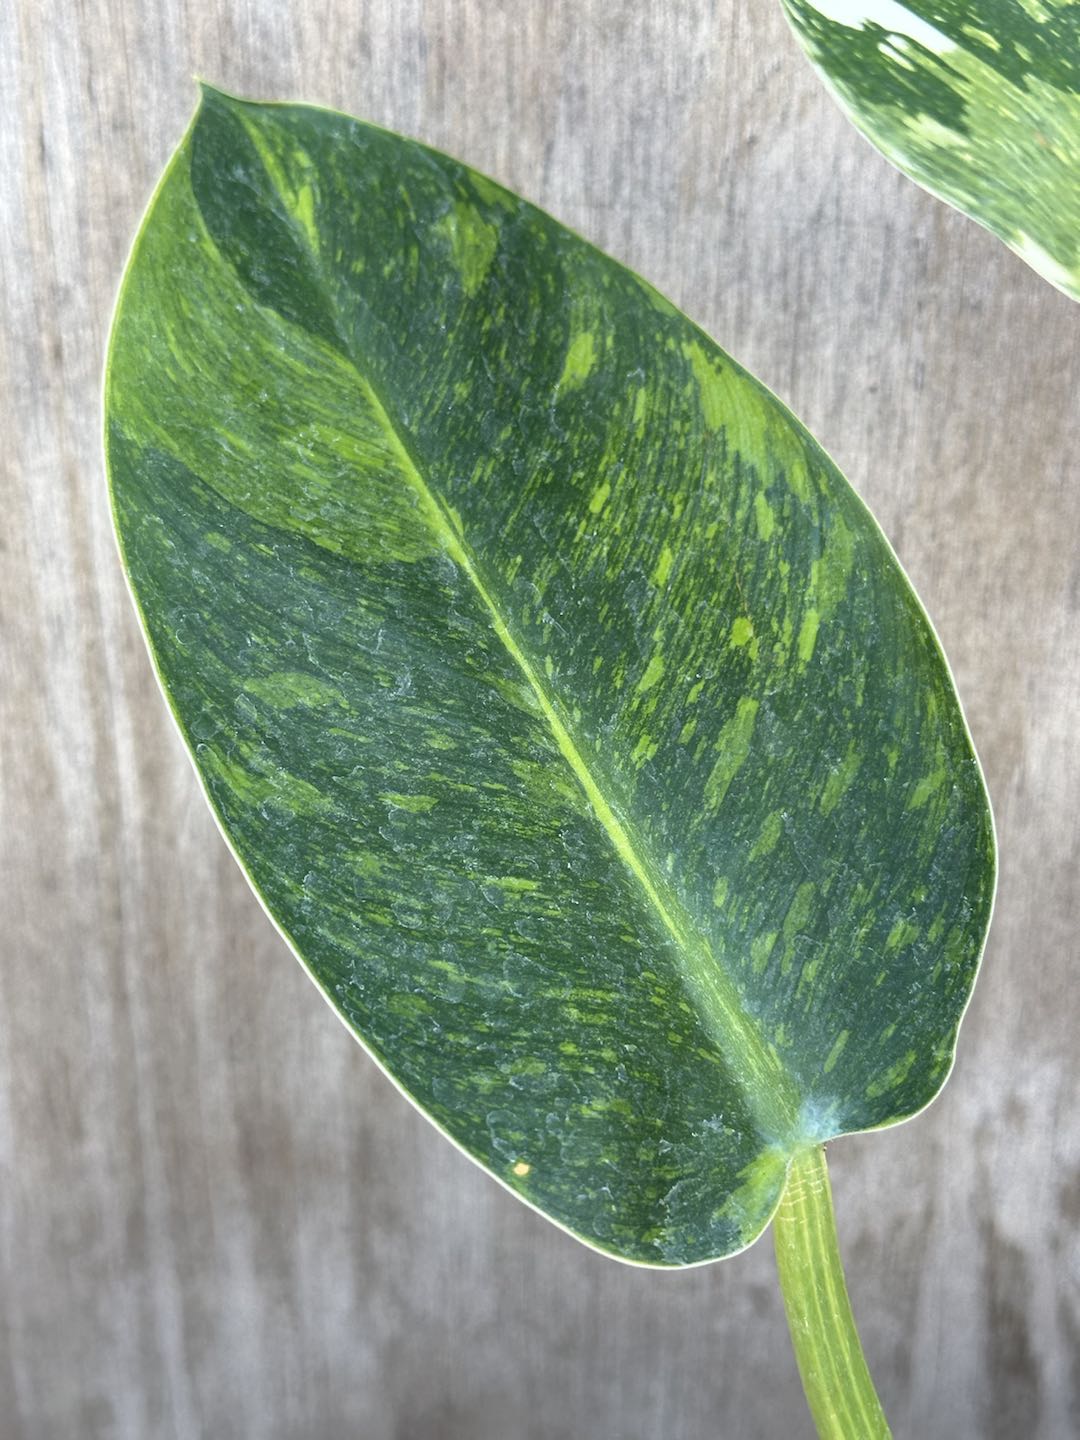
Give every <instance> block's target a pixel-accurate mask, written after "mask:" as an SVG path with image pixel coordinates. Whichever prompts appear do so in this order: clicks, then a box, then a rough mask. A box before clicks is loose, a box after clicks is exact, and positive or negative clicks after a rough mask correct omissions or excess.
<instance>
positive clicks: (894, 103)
mask: <svg viewBox="0 0 1080 1440" xmlns="http://www.w3.org/2000/svg"><path fill="white" fill-rule="evenodd" d="M784 6H785V9H786V11H787V13H788V16H789V18H790V20H791V22H792V24H793V26H794V29H795V33H796V35H797V36H798V37H799V39H800V41H801V42H802V44H803V47H804V48H805V50H806V51H807V53H808V55H809V56H810V58H811V60H813V62H814V63H815V65H816V66H817V67H818V69H819V70H820V71H821V73H822V75H823V76H824V78H825V80H826V82H827V83H828V85H829V87H830V89H832V91H833V93H834V94H835V95H836V96H837V98H838V99H839V101H840V104H841V105H842V106H843V108H844V109H845V111H846V112H847V113H848V115H849V116H850V117H851V119H852V120H853V121H854V122H855V124H856V125H857V126H858V127H859V129H860V130H861V131H862V132H863V134H865V135H866V136H867V137H868V138H869V139H870V140H871V141H873V143H874V144H875V145H876V146H877V147H878V149H879V150H881V152H882V153H883V154H884V155H885V156H886V157H887V158H888V159H889V160H891V161H892V162H893V164H894V165H896V166H897V167H898V168H899V169H901V170H903V171H904V173H905V174H907V175H910V176H911V177H912V179H914V180H917V181H918V182H919V183H920V184H921V185H924V186H925V187H926V188H927V189H928V190H930V191H932V192H933V193H934V194H935V195H938V196H940V197H941V198H942V199H943V200H947V201H948V202H949V203H950V204H952V205H955V206H956V207H957V208H958V209H960V210H963V211H964V212H965V213H966V214H968V215H971V216H972V217H973V218H974V219H976V220H978V221H979V223H980V224H982V225H985V226H986V227H987V229H989V230H992V231H993V232H994V234H995V235H997V236H999V237H1000V238H1001V239H1002V240H1004V241H1005V243H1006V245H1008V246H1010V247H1011V248H1012V249H1013V250H1015V251H1016V252H1017V254H1019V255H1021V256H1023V258H1024V259H1025V260H1026V261H1027V262H1028V264H1029V265H1031V266H1032V267H1033V268H1034V269H1035V270H1037V271H1038V272H1039V274H1040V275H1043V276H1044V277H1045V278H1046V279H1047V280H1049V281H1050V282H1051V284H1053V285H1056V286H1057V287H1058V288H1059V289H1061V290H1064V291H1065V293H1066V294H1067V295H1071V296H1072V297H1073V298H1074V299H1077V298H1080V4H1077V3H1075V0H1070V3H1061V0H974V3H966V0H904V3H901V0H819V3H816V4H814V3H811V0H784Z"/></svg>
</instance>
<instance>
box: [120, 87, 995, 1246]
mask: <svg viewBox="0 0 1080 1440" xmlns="http://www.w3.org/2000/svg"><path fill="white" fill-rule="evenodd" d="M106 416H107V455H108V467H109V473H110V481H111V486H112V495H113V504H114V512H115V517H116V524H117V528H118V532H119V536H120V542H121V548H122V552H123V557H124V561H125V565H126V567H127V570H128V574H129V577H130V580H131V584H132V588H133V591H134V594H135V597H136V600H137V603H138V606H139V609H140V612H141V616H142V620H143V624H144V626H145V629H146V632H147V635H148V637H149V642H150V646H151V650H152V653H153V656H154V659H155V663H156V665H157V667H158V671H159V675H160V678H161V680H162V683H163V686H164V689H165V691H166V694H167V696H168V698H169V701H170V703H171V705H172V707H173V709H174V712H175V715H176V718H177V720H178V722H179V725H180V729H181V731H182V733H183V736H184V738H185V740H186V743H187V745H188V747H189V749H190V751H191V753H192V755H193V757H194V761H195V764H196V767H197V769H198V772H199V774H200V776H201V779H202V782H203V784H204V787H205V789H206V792H207V795H208V797H209V800H210V803H211V805H212V807H213V809H214V811H215V812H216V814H217V816H218V818H219V820H220V823H221V825H222V827H223V829H224V831H225V833H226V834H227V836H228V838H229V840H230V842H231V844H232V846H233V848H234V850H235V852H236V854H237V856H238V858H239V860H240V862H241V864H242V865H243V867H244V869H245V870H246V872H247V874H248V877H249V879H250V880H251V883H252V885H253V887H254V888H255V890H256V892H257V893H258V894H259V896H260V897H261V898H262V900H263V902H264V903H265V905H266V907H267V908H268V910H269V911H270V913H271V914H272V916H273V917H274V919H275V920H276V922H277V924H278V925H279V926H280V928H281V930H282V931H283V932H284V934H285V935H286V936H287V938H288V939H289V941H290V942H291V944H292V946H293V947H294V949H295V950H296V952H297V954H298V955H299V956H300V957H301V958H302V960H303V962H304V963H305V965H306V966H307V968H308V969H309V971H310V972H311V974H312V975H313V977H314V978H315V980H316V981H317V983H318V984H319V985H320V986H321V988H322V989H323V991H324V992H325V994H326V996H327V998H328V999H329V1000H330V1001H331V1003H332V1004H333V1005H334V1006H335V1007H336V1009H337V1010H338V1011H339V1012H340V1014H341V1015H342V1016H343V1017H344V1018H345V1020H346V1021H347V1022H348V1024H349V1025H350V1026H351V1027H352V1028H353V1030H354V1031H355V1033H356V1034H357V1035H358V1036H359V1037H360V1038H361V1039H362V1040H363V1042H364V1044H365V1046H366V1047H367V1048H368V1049H369V1051H370V1052H371V1053H372V1054H373V1055H374V1056H375V1057H376V1058H377V1060H378V1061H379V1062H380V1063H381V1064H382V1065H383V1066H384V1067H385V1069H386V1070H387V1071H388V1072H389V1073H390V1074H391V1075H392V1076H393V1078H394V1079H395V1080H396V1081H397V1083H398V1084H399V1085H400V1086H401V1088H402V1089H404V1091H405V1092H406V1093H407V1094H408V1095H409V1096H410V1097H411V1098H412V1099H413V1100H414V1101H415V1102H416V1104H417V1105H418V1106H419V1107H420V1108H421V1110H422V1111H423V1112H424V1113H425V1114H427V1115H428V1116H429V1117H430V1118H431V1119H432V1120H434V1121H435V1122H436V1123H437V1124H438V1125H439V1126H440V1127H441V1128H442V1129H443V1130H444V1131H445V1132H447V1133H448V1134H449V1135H450V1136H451V1137H452V1138H453V1139H454V1140H456V1141H457V1142H458V1144H459V1145H460V1146H462V1147H463V1148H464V1149H465V1151H466V1152H467V1153H468V1154H470V1155H471V1156H472V1157H473V1158H474V1159H476V1160H477V1161H479V1163H480V1164H482V1165H483V1166H485V1167H486V1168H487V1169H488V1170H489V1171H491V1172H492V1173H493V1174H494V1175H496V1176H497V1177H498V1178H499V1179H500V1180H502V1181H503V1182H504V1183H505V1184H507V1185H508V1186H509V1187H511V1188H512V1189H513V1190H515V1191H516V1192H517V1193H518V1194H519V1195H521V1196H522V1197H523V1198H524V1199H526V1200H528V1201H529V1202H531V1203H532V1204H533V1205H535V1206H536V1207H538V1208H539V1209H540V1210H541V1211H543V1212H544V1213H545V1214H547V1215H548V1216H549V1217H550V1218H552V1219H554V1220H555V1221H557V1222H558V1223H560V1224H561V1225H563V1226H564V1227H566V1228H568V1229H569V1230H570V1231H571V1232H573V1233H574V1234H576V1235H577V1236H579V1237H580V1238H582V1239H584V1240H586V1241H587V1242H589V1243H591V1244H593V1245H595V1246H597V1247H599V1248H601V1249H603V1250H605V1251H608V1252H609V1253H611V1254H614V1255H617V1256H619V1257H621V1258H623V1259H629V1260H634V1261H639V1262H645V1263H651V1264H657V1265H684V1264H692V1263H696V1262H699V1261H703V1260H707V1259H713V1258H716V1257H719V1256H723V1255H726V1254H730V1253H732V1252H733V1251H735V1250H738V1249H741V1248H742V1247H744V1246H745V1245H747V1244H749V1243H750V1241H751V1240H753V1239H754V1238H755V1237H756V1236H757V1235H758V1234H759V1233H760V1232H761V1230H762V1229H763V1228H764V1226H765V1225H766V1224H767V1223H768V1221H769V1218H770V1216H771V1215H772V1212H773V1210H774V1208H775V1206H776V1204H777V1201H778V1198H779V1195H780V1191H781V1188H782V1186H783V1183H784V1177H785V1173H786V1168H787V1165H788V1162H789V1160H790V1157H791V1156H792V1154H794V1153H796V1152H797V1151H799V1150H800V1149H801V1148H803V1147H804V1146H806V1145H807V1144H809V1143H811V1142H816V1141H819V1140H821V1139H825V1138H827V1137H830V1136H835V1135H839V1134H841V1133H843V1132H845V1131H851V1130H861V1129H866V1128H869V1127H873V1126H880V1125H886V1124H889V1123H891V1122H893V1121H896V1120H899V1119H902V1118H904V1117H905V1116H908V1115H910V1114H912V1113H913V1112H914V1111H916V1110H918V1109H920V1108H921V1107H922V1106H924V1105H925V1104H926V1103H927V1102H928V1101H929V1100H930V1099H931V1098H932V1097H933V1095H934V1094H935V1093H936V1091H937V1090H938V1089H939V1087H940V1086H941V1084H942V1083H943V1081H944V1079H945V1076H946V1074H947V1072H948V1070H949V1067H950V1064H951V1061H952V1055H953V1049H954V1044H955V1034H956V1029H957V1025H958V1023H959V1019H960V1016H961V1014H962V1012H963V1009H964V1006H965V1004H966V1002H967V998H968V995H969V991H970V988H971V985H972V983H973V979H974V974H975V969H976V966H977V963H978V956H979V952H980V949H981V943H982V939H983V934H984V931H985V927H986V924H987V921H988V914H989V908H990V904H991V896H992V890H993V884H994V859H993V837H992V827H991V820H990V814H989V809H988V806H987V801H986V796H985V793H984V789H983V784H982V779H981V775H980V772H979V768H978V764H977V761H976V759H975V757H974V754H973V751H972V748H971V744H970V740H969V737H968V734H967V731H966V728H965V725H964V722H963V718H962V715H961V712H960V708H959V705H958V702H957V700H956V696H955V693H954V691H953V687H952V682H951V679H950V676H949V673H948V669H947V667H946V665H945V662H944V660H943V658H942V655H941V652H940V649H939V647H938V644H937V641H936V639H935V637H934V635H933V632H932V630H931V628H930V625H929V623H928V621H927V620H926V618H925V615H924V613H923V611H922V609H921V608H920V606H919V603H918V601H917V600H916V598H915V596H914V594H913V592H912V590H911V588H910V586H909V585H908V583H907V581H906V579H905V577H904V575H903V573H902V571H901V570H900V568H899V566H898V564H897V562H896V560H895V558H894V557H893V555H892V552H891V551H890V550H889V548H888V546H887V544H886V542H885V541H884V539H883V538H882V536H881V533H880V531H879V530H878V529H877V526H876V525H875V523H874V522H873V520H872V519H871V517H870V515H869V513H868V512H867V510H866V508H865V506H864V505H863V504H862V502H861V501H860V500H859V499H858V497H857V496H856V495H855V494H854V492H853V491H852V490H851V488H850V487H849V486H848V484H847V482H846V481H845V480H844V479H843V478H842V477H841V475H840V474H839V473H838V471H837V470H836V468H835V467H834V466H833V465H832V463H831V462H830V461H829V460H828V458H827V457H826V456H825V455H824V454H823V452H822V451H821V450H820V448H819V447H818V446H817V445H816V444H815V442H814V441H813V440H812V439H811V437H810V436H809V435H808V434H807V432H806V431H805V430H804V429H803V428H802V426H801V425H799V423H798V422H797V421H796V420H795V419H794V418H793V417H792V416H791V415H790V413H789V412H788V411H787V410H785V409H784V407H783V406H782V405H781V404H780V403H779V402H778V401H777V400H776V399H775V398H774V397H773V396H772V395H771V394H770V393H769V392H768V391H766V390H765V389H764V388H763V387H762V386H761V385H760V384H759V383H758V382H757V381H756V380H754V379H753V378H752V377H751V376H749V375H748V374H746V372H745V371H743V370H742V369H740V367H739V366H738V365H736V364H735V363H734V362H733V361H732V360H731V359H729V357H728V356H727V355H725V354H724V352H723V351H721V350H720V349H718V348H717V346H716V345H714V344H713V342H712V341H711V340H709V339H708V338H707V336H705V335H704V334H703V333H702V332H701V331H700V330H699V329H697V328H696V327H695V326H694V325H693V324H691V323H690V321H689V320H687V319H686V318H685V317H684V316H683V315H681V314H679V313H678V312H677V311H676V310H675V309H674V308H673V307H672V306H671V305H669V304H668V303H667V302H666V301H665V300H663V299H662V298H661V297H660V296H659V295H658V294H657V293H656V292H655V291H654V290H652V289H651V288H650V287H649V286H648V285H647V284H645V283H644V282H643V281H641V280H640V279H638V278H637V277H636V276H635V275H633V274H631V273H630V272H629V271H627V270H625V269H624V268H623V267H622V266H620V265H618V264H616V263H615V262H614V261H613V260H610V259H609V258H607V257H606V256H604V255H602V254H601V253H600V252H598V251H597V250H595V249H594V248H593V247H592V246H590V245H588V244H586V243H585V242H584V241H583V240H581V239H579V238H578V237H577V236H575V235H573V234H571V233H570V232H569V231H567V230H566V229H564V228H563V227H562V226H561V225H559V224H557V223H556V222H555V221H554V220H552V219H551V218H550V217H548V216H547V215H544V214H543V213H541V212H540V211H539V210H536V209H535V208H534V207H532V206H531V205H528V204H526V203H525V202H524V201H522V200H520V199H518V198H517V197H516V196H514V195H512V194H510V193H508V192H507V191H506V190H504V189H502V188H501V187H500V186H498V185H496V184H494V183H492V182H491V181H490V180H487V179H484V178H483V177H481V176H480V175H477V174H476V173H474V172H473V171H471V170H468V169H467V168H466V167H465V166H463V165H460V164H458V163H457V162H455V161H453V160H450V159H448V158H446V157H445V156H443V155H439V154H436V153H435V152H433V151H431V150H429V149H427V148H425V147H424V146H422V145H419V144H416V143H414V142H411V141H408V140H405V139H402V138H400V137H398V136H395V135H392V134H388V133H386V132H384V131H381V130H378V129H375V128H372V127H370V126H367V125H364V124H361V123H359V122H358V121H355V120H352V119H349V118H347V117H345V116H343V115H339V114H336V113H333V112H329V111H325V110H316V109H309V108H305V107H301V106H292V105H257V104H249V103H243V102H240V101H236V100H233V99H230V98H227V97H226V96H224V95H221V94H218V93H216V92H214V91H209V90H208V91H206V92H205V93H204V96H203V100H202V103H201V106H200V108H199V110H198V112H197V114H196V117H195V120H194V121H193V124H192V127H191V129H190V131H189V132H188V135H187V137H186V138H185V140H184V141H183V143H182V144H181V146H180V148H179V149H178V151H177V152H176V154H175V156H174V157H173V160H172V161H171V163H170V166H169V168H168V170H167V172H166V174H165V177H164V178H163V180H162V182H161V184H160V186H159V188H158V191H157V193H156V195H155V197H154V200H153V201H152V204H151V207H150V210H149V212H148V215H147V217H146V220H145V222H144V225H143V228H142V230H141V232H140V235H139V237H138V239H137V241H136V244H135V248H134V250H133V253H132V257H131V260H130V263H129V266H128V271H127V274H126V277H125V280H124V284H123V287H122V290H121V295H120V299H119V301H118V306H117V312H116V318H115V322H114V329H113V336H112V341H111V348H110V356H109V363H108V375H107V384H106Z"/></svg>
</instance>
